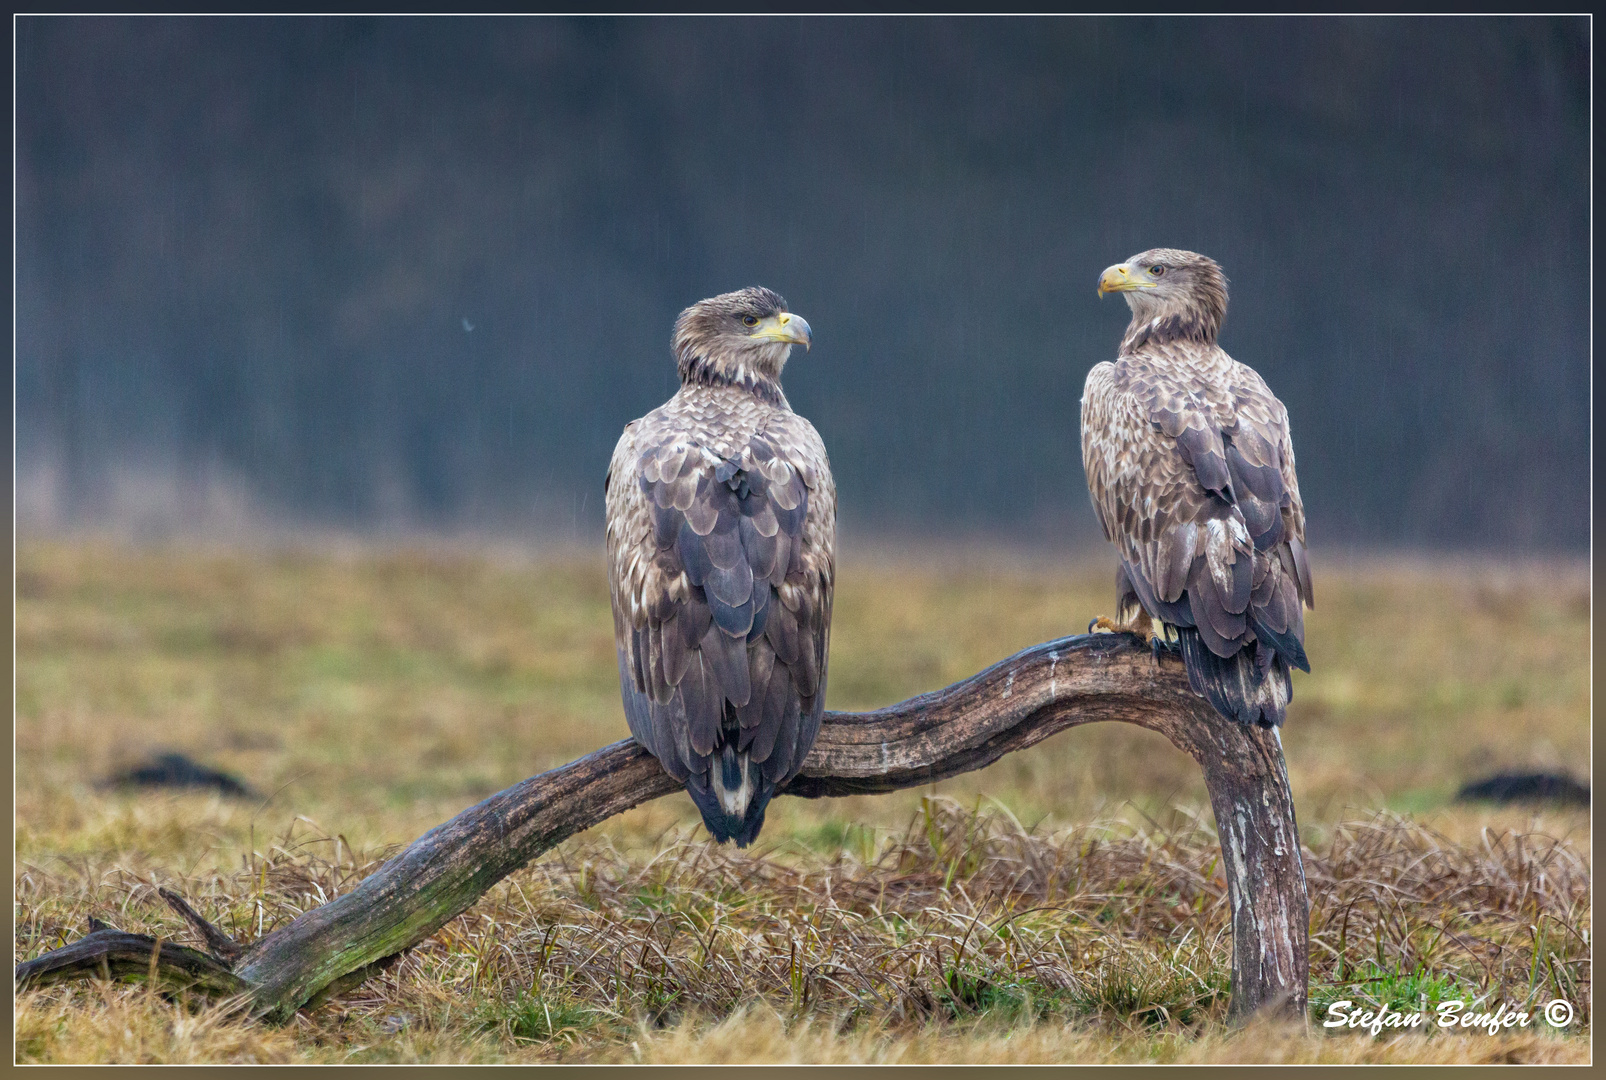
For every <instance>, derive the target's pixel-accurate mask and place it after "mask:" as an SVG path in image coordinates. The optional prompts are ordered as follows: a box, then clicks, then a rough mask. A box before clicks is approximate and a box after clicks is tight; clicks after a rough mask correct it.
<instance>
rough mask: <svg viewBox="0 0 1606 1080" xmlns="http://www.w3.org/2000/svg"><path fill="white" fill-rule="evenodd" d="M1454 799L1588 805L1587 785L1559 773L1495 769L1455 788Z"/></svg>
mask: <svg viewBox="0 0 1606 1080" xmlns="http://www.w3.org/2000/svg"><path fill="white" fill-rule="evenodd" d="M1455 797H1456V800H1457V801H1458V802H1472V801H1473V800H1478V799H1481V800H1486V801H1488V802H1497V803H1511V802H1555V803H1561V804H1562V805H1564V806H1588V805H1589V786H1588V785H1587V784H1580V783H1579V782H1578V781H1577V780H1574V779H1573V778H1572V777H1570V776H1564V775H1561V774H1559V773H1496V774H1495V775H1494V776H1491V777H1488V778H1487V779H1484V780H1478V781H1476V782H1474V783H1470V784H1466V785H1464V786H1463V787H1462V788H1461V790H1460V791H1458V792H1456V796H1455Z"/></svg>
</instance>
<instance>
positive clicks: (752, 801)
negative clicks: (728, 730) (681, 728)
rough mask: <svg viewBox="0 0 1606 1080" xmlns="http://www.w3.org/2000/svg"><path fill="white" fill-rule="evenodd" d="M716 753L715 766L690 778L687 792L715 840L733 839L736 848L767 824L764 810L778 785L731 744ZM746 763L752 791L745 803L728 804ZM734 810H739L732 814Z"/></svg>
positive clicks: (748, 840) (753, 837) (754, 836)
mask: <svg viewBox="0 0 1606 1080" xmlns="http://www.w3.org/2000/svg"><path fill="white" fill-rule="evenodd" d="M714 753H715V759H714V761H713V767H712V768H711V769H710V770H709V771H708V773H707V774H705V775H697V774H693V775H692V776H690V777H688V778H687V780H686V794H688V795H690V796H691V801H692V802H694V803H696V804H697V809H698V811H699V812H700V813H701V814H702V815H703V825H704V826H706V827H707V829H708V835H709V836H710V837H712V838H713V840H714V841H715V842H716V843H720V844H723V843H725V842H726V841H728V840H734V841H736V846H737V847H739V848H744V847H746V846H747V845H748V844H751V843H752V842H753V841H754V839H756V838H757V836H758V831H759V830H760V829H762V828H763V827H764V811H765V810H766V809H768V807H769V804H770V799H771V798H772V797H774V795H775V784H774V783H773V782H771V781H769V780H766V779H765V778H764V775H763V773H762V771H761V770H760V769H759V767H758V766H757V765H750V764H748V762H747V755H746V754H744V753H738V752H737V751H736V749H735V747H734V746H733V745H732V744H730V743H726V744H725V745H724V746H723V747H721V748H720V749H719V750H716V751H715V752H714ZM726 759H729V760H726ZM733 766H734V767H733ZM744 766H745V769H746V771H747V775H748V777H749V778H751V780H752V781H753V786H752V788H751V789H750V790H751V794H750V795H748V797H747V799H746V803H745V805H739V806H729V805H728V804H729V802H730V795H731V785H730V781H732V780H736V779H737V778H738V777H739V776H740V775H741V773H742V771H743V768H744ZM722 796H723V797H722ZM732 810H736V811H737V812H736V813H732V812H731V811H732Z"/></svg>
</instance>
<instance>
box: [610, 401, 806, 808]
mask: <svg viewBox="0 0 1606 1080" xmlns="http://www.w3.org/2000/svg"><path fill="white" fill-rule="evenodd" d="M677 404H679V405H686V403H685V402H683V401H682V398H679V397H677V399H675V400H672V401H671V402H670V403H669V405H666V406H665V407H664V408H663V409H659V410H656V411H655V412H653V413H651V414H649V415H648V416H646V417H644V418H642V419H641V420H639V421H636V422H635V423H634V424H632V425H630V427H628V428H626V429H625V433H624V435H623V436H622V437H621V438H620V440H619V444H618V446H617V447H616V448H615V451H614V458H613V462H612V464H611V466H610V468H609V475H608V481H607V486H606V490H607V499H608V553H609V586H610V592H611V594H612V598H613V610H614V629H615V641H616V645H617V647H618V652H619V665H620V681H621V684H622V687H623V690H624V697H625V711H626V718H627V720H628V721H629V724H630V730H631V732H632V734H633V735H635V737H636V738H637V739H638V741H640V742H641V743H642V745H644V746H646V747H647V749H649V750H651V751H652V752H653V753H654V754H655V755H656V756H657V757H658V758H659V760H660V761H661V762H662V763H663V765H664V767H665V769H666V770H667V771H668V772H669V773H670V774H671V775H673V776H675V777H676V778H678V779H682V780H685V779H686V778H687V777H688V776H691V775H694V774H706V773H707V772H708V770H709V767H710V760H711V758H712V755H713V754H714V753H715V751H716V748H717V747H718V745H719V744H720V743H721V742H722V741H723V740H724V739H725V738H726V737H727V728H728V727H729V723H730V719H731V718H732V717H734V720H735V723H736V728H737V729H738V731H739V735H738V739H739V741H738V749H739V750H747V751H750V753H751V755H752V760H753V761H754V762H755V763H760V764H761V765H762V768H763V774H764V775H765V776H766V777H767V778H768V779H770V780H771V781H773V782H776V783H785V782H786V781H787V780H790V779H791V778H792V776H794V775H796V772H797V770H798V769H799V768H800V767H801V766H802V763H803V760H804V758H805V757H806V756H807V754H808V751H809V749H810V748H811V747H812V745H813V737H814V735H815V734H816V733H817V731H818V726H819V717H820V714H821V712H822V711H823V706H824V692H823V691H824V672H825V661H826V656H827V652H826V647H827V641H828V634H829V613H830V600H831V591H832V587H833V584H834V576H835V575H834V567H833V549H834V546H835V519H836V495H835V489H834V486H833V485H832V483H831V477H830V469H829V465H828V463H827V461H826V458H825V451H824V447H823V445H822V444H821V443H820V440H819V436H818V435H817V434H816V433H815V432H814V429H813V427H812V426H810V425H809V424H808V422H807V421H806V420H803V419H802V418H801V417H798V416H796V414H794V413H791V412H790V411H786V410H771V409H767V408H766V409H765V413H767V415H766V414H765V413H760V414H758V415H754V414H755V411H756V410H757V409H758V408H759V407H758V406H757V405H756V403H754V402H752V399H751V398H743V399H735V400H733V401H730V402H714V403H712V404H710V403H709V402H707V401H703V402H701V403H698V402H692V403H691V405H688V406H686V407H681V408H677V407H676V406H677ZM710 414H712V416H711V415H710Z"/></svg>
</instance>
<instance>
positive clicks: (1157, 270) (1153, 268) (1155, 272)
mask: <svg viewBox="0 0 1606 1080" xmlns="http://www.w3.org/2000/svg"><path fill="white" fill-rule="evenodd" d="M1149 273H1151V274H1153V275H1154V276H1155V277H1159V276H1160V275H1161V274H1163V273H1165V267H1163V266H1151V267H1149Z"/></svg>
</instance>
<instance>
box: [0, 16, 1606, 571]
mask: <svg viewBox="0 0 1606 1080" xmlns="http://www.w3.org/2000/svg"><path fill="white" fill-rule="evenodd" d="M16 56H17V94H18V100H17V118H18V132H17V153H18V157H17V162H18V164H17V252H16V267H17V277H16V287H17V327H16V340H17V420H18V445H19V480H20V483H21V488H20V489H19V490H20V492H21V494H20V496H19V498H20V514H21V521H22V523H23V525H24V526H25V527H27V526H30V525H33V526H38V527H74V526H84V525H88V526H93V525H95V524H96V523H98V522H102V521H104V520H106V519H108V518H109V517H110V516H112V515H114V514H115V513H116V512H118V507H119V506H122V507H123V508H124V509H125V510H126V509H127V503H128V501H129V500H130V499H132V500H134V502H136V503H137V502H139V500H140V499H142V498H144V497H145V496H144V495H142V494H141V492H148V491H156V490H158V489H161V485H162V483H164V482H165V483H167V484H169V487H170V489H175V490H197V491H199V490H216V489H219V488H220V487H221V488H226V489H228V490H229V491H232V492H234V493H235V496H236V497H238V498H242V499H245V500H247V501H248V502H249V503H250V504H251V505H252V506H254V507H256V508H258V510H259V511H264V512H266V513H267V514H269V515H270V516H271V518H272V519H273V520H275V521H278V522H281V523H283V522H291V523H297V522H299V523H304V524H308V525H320V526H334V527H339V528H355V529H359V530H362V529H375V528H379V529H396V528H403V529H405V528H415V527H416V528H428V529H469V530H474V529H484V530H492V531H507V530H510V529H529V530H532V531H541V530H548V531H550V530H552V529H559V530H564V531H568V530H574V531H575V532H576V534H577V535H580V536H581V537H582V538H586V537H590V536H593V535H599V532H598V530H599V523H600V517H601V511H600V501H601V485H602V475H603V471H604V469H605V467H606V464H607V459H608V455H609V453H610V451H611V449H612V447H613V443H614V440H615V439H616V438H617V436H618V433H619V430H620V428H621V427H622V426H623V425H624V424H625V423H626V422H627V421H628V420H630V419H631V418H633V417H635V416H637V415H640V414H641V413H642V412H644V411H646V410H647V409H649V408H651V407H653V406H655V405H657V404H658V403H660V402H661V401H662V400H663V399H664V398H665V397H667V396H668V395H669V394H670V393H671V392H672V391H673V389H674V385H675V376H674V365H673V361H672V360H671V358H670V355H669V349H668V341H669V332H670V326H671V323H672V321H673V319H674V316H675V314H676V313H677V312H678V311H679V310H680V309H681V308H682V307H683V306H685V305H686V304H688V303H690V302H692V301H695V300H697V299H699V298H701V297H703V296H707V295H711V294H713V293H716V292H721V291H724V290H727V289H731V288H735V287H738V286H741V285H746V284H750V283H762V284H765V285H769V286H771V287H773V288H775V289H777V290H779V291H781V292H782V293H784V294H785V295H786V296H787V298H788V299H789V300H790V302H791V304H792V307H793V309H794V310H796V311H798V312H800V313H802V314H803V315H805V316H806V317H807V318H808V319H809V321H810V322H811V323H812V324H813V326H814V330H815V347H814V350H813V352H812V353H811V354H809V355H802V354H799V355H797V356H795V357H794V359H793V361H792V364H791V366H790V367H789V369H788V372H787V377H786V387H787V391H788V394H789V395H790V397H791V399H792V403H793V405H794V406H795V407H796V408H797V409H798V410H799V411H800V412H802V413H804V414H805V415H807V416H808V417H810V418H811V419H812V420H813V421H814V423H815V424H816V426H817V427H818V428H819V429H820V432H821V434H822V435H823V436H824V438H825V440H826V444H827V446H828V447H829V449H830V452H831V457H832V462H833V465H834V468H835V471H836V475H837V478H838V484H839V488H840V491H841V495H842V505H843V516H844V521H845V522H850V521H851V522H853V523H857V524H858V525H859V526H861V527H865V528H870V529H874V530H878V531H887V532H898V531H901V530H906V529H913V528H918V529H920V530H921V531H923V532H925V533H927V534H933V533H934V534H937V535H956V534H966V533H992V534H1004V535H1017V536H1021V537H1025V538H1031V537H1038V538H1041V537H1043V536H1047V535H1055V534H1062V535H1064V534H1068V535H1072V536H1078V537H1085V536H1088V535H1090V534H1093V533H1094V532H1096V525H1094V524H1093V518H1092V514H1091V512H1090V510H1089V509H1088V505H1087V494H1086V488H1085V485H1084V481H1083V477H1082V470H1081V463H1080V452H1079V448H1078V447H1079V444H1078V408H1079V401H1080V396H1081V387H1082V380H1083V378H1084V376H1085V375H1086V373H1087V369H1088V368H1089V367H1090V366H1091V365H1092V364H1094V363H1096V362H1098V361H1100V360H1104V359H1107V358H1110V357H1112V355H1113V350H1114V347H1115V344H1116V342H1117V340H1118V339H1119V336H1120V332H1121V329H1122V327H1123V326H1124V325H1125V322H1126V317H1127V315H1126V308H1125V305H1124V304H1123V303H1122V302H1121V300H1120V299H1119V298H1108V299H1106V300H1104V301H1103V302H1102V303H1101V302H1100V301H1098V300H1097V299H1096V298H1095V295H1094V287H1095V282H1096V280H1097V276H1098V273H1099V271H1100V270H1101V269H1102V268H1103V267H1104V266H1106V265H1107V264H1109V263H1112V262H1115V261H1118V260H1120V259H1124V258H1126V257H1127V256H1129V255H1131V254H1133V253H1135V252H1137V251H1140V250H1142V249H1144V248H1147V247H1151V246H1157V245H1165V246H1175V247H1185V248H1192V249H1195V250H1199V251H1203V252H1206V253H1208V254H1210V255H1212V256H1214V257H1215V258H1217V259H1218V260H1219V261H1220V262H1221V263H1222V264H1223V265H1224V266H1225V267H1226V270H1227V273H1228V275H1229V277H1230V278H1231V279H1232V285H1233V306H1232V308H1231V313H1230V315H1229V318H1228V321H1227V327H1226V332H1225V334H1224V338H1223V344H1224V345H1225V346H1226V347H1227V349H1228V350H1229V351H1230V352H1232V353H1233V355H1235V356H1236V357H1237V358H1238V359H1240V360H1243V361H1244V362H1246V363H1249V364H1251V365H1253V366H1255V367H1256V368H1258V369H1259V370H1260V371H1261V373H1262V374H1264V375H1265V376H1266V378H1267V380H1268V381H1269V382H1270V384H1271V386H1272V387H1273V389H1274V390H1276V391H1277V393H1278V394H1279V395H1280V396H1281V397H1282V398H1283V400H1284V401H1285V402H1286V403H1287V405H1288V408H1289V411H1290V413H1291V415H1292V418H1293V425H1294V437H1295V445H1296V448H1297V450H1298V454H1299V472H1300V480H1301V486H1302V489H1303V492H1304V495H1305V500H1306V504H1307V507H1308V509H1309V516H1310V522H1311V533H1312V538H1313V542H1314V543H1316V544H1317V545H1318V546H1320V545H1322V544H1325V543H1363V544H1366V543H1382V544H1400V543H1409V544H1427V545H1435V546H1451V547H1479V548H1492V547H1504V548H1513V549H1557V548H1578V547H1581V546H1583V545H1584V544H1586V543H1587V539H1588V521H1587V506H1588V478H1589V469H1588V455H1587V446H1588V438H1589V407H1588V402H1587V387H1588V362H1589V353H1588V340H1589V339H1588V328H1589V292H1588V280H1589V278H1588V271H1589V262H1588V227H1589V220H1588V207H1589V203H1588V166H1589V156H1588V155H1589V135H1588V123H1589V109H1588V105H1589V102H1588V86H1589V62H1590V58H1589V51H1588V25H1587V23H1586V22H1585V21H1583V20H1581V19H1572V20H1538V19H1505V20H1486V19H1453V20H1421V19H1396V20H1335V19H1326V20H1248V21H1243V20H1183V19H1176V20H1137V19H1129V20H1123V19H1114V20H1108V19H1098V20H1082V19H1068V20H946V19H943V20H915V21H897V20H880V19H853V20H848V19H842V20H837V19H803V20H798V19H786V20H779V19H777V20H723V19H715V20H710V19H704V20H670V21H658V20H622V21H614V20H515V19H486V20H479V19H475V20H461V21H459V20H399V19H398V20H370V19H335V20H327V19H311V20H307V19H270V20H258V19H212V20H189V19H134V20H126V19H40V18H25V19H22V20H20V21H19V23H18V24H17V53H16ZM153 477H154V478H157V480H156V481H153V480H152V478H153ZM130 478H133V479H130ZM140 478H143V479H142V480H141V479H140ZM164 478H165V479H164ZM136 481H138V482H136ZM141 483H143V484H145V485H146V486H145V487H141V486H140V484H141ZM153 483H154V486H151V485H152V484H153ZM131 485H132V486H131ZM164 490H165V489H164ZM151 498H153V499H155V496H151ZM119 500H122V501H121V502H119ZM152 505H154V506H155V507H156V508H157V509H158V510H160V512H161V513H179V512H181V511H182V510H183V506H184V504H183V503H182V500H181V501H180V503H179V504H171V503H164V502H161V501H160V499H156V500H155V502H154V503H153V504H152ZM175 506H176V508H175Z"/></svg>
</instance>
